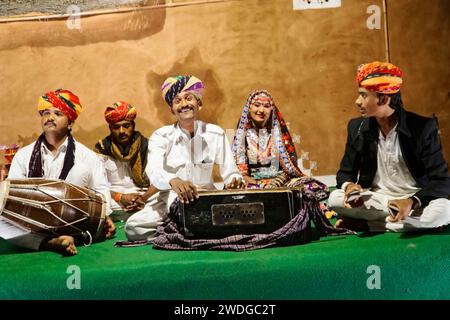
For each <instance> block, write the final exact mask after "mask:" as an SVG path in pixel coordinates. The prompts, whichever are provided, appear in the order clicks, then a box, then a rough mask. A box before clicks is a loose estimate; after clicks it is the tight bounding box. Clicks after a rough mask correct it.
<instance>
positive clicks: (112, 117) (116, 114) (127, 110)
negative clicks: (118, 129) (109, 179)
mask: <svg viewBox="0 0 450 320" xmlns="http://www.w3.org/2000/svg"><path fill="white" fill-rule="evenodd" d="M136 115H137V112H136V108H135V107H133V106H132V105H131V104H129V103H128V102H125V101H118V102H116V103H114V104H113V105H112V106H111V107H107V108H106V110H105V120H106V122H108V123H109V124H113V123H116V122H119V121H122V120H129V121H132V120H134V119H135V118H136Z"/></svg>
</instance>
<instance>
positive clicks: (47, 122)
mask: <svg viewBox="0 0 450 320" xmlns="http://www.w3.org/2000/svg"><path fill="white" fill-rule="evenodd" d="M49 123H51V124H53V125H55V121H53V120H47V121H46V122H45V123H44V125H45V126H46V125H47V124H49Z"/></svg>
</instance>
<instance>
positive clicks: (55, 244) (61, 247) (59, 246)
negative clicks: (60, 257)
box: [41, 236, 77, 256]
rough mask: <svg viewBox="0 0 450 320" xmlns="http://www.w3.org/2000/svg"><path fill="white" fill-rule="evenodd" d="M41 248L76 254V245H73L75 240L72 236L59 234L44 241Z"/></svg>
mask: <svg viewBox="0 0 450 320" xmlns="http://www.w3.org/2000/svg"><path fill="white" fill-rule="evenodd" d="M41 248H42V249H44V250H49V251H54V252H59V253H62V254H66V255H71V256H74V255H76V254H77V247H75V240H74V239H73V237H72V236H59V237H57V238H51V239H49V240H48V241H45V242H44V243H43V244H42V246H41Z"/></svg>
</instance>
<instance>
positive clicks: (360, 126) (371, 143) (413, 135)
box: [336, 108, 450, 206]
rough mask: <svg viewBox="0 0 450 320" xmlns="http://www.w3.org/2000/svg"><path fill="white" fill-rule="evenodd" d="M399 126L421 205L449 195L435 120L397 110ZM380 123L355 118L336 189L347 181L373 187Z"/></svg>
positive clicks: (447, 180) (351, 125) (402, 146)
mask: <svg viewBox="0 0 450 320" xmlns="http://www.w3.org/2000/svg"><path fill="white" fill-rule="evenodd" d="M397 112H398V116H399V123H398V126H397V132H398V139H399V143H400V148H401V151H402V155H403V158H404V160H405V163H406V166H407V167H408V169H409V171H410V173H411V175H412V176H413V178H414V179H415V180H416V182H417V184H418V185H419V187H420V188H421V190H420V191H419V192H417V193H416V194H415V196H417V197H418V198H419V199H420V201H421V202H422V206H425V205H427V204H428V203H429V202H430V201H431V200H434V199H436V198H448V196H449V195H450V176H449V172H448V165H447V163H446V161H445V159H444V156H443V154H442V147H441V142H440V139H439V134H438V122H437V119H436V118H435V117H433V118H428V117H423V116H420V115H418V114H415V113H412V112H408V111H406V110H404V109H402V108H400V109H399V110H398V111H397ZM377 149H378V124H377V121H376V119H375V118H374V117H370V118H363V117H360V118H356V119H352V120H350V122H349V123H348V136H347V144H346V146H345V154H344V157H343V158H342V161H341V165H340V169H339V171H338V173H337V177H336V179H337V187H338V188H340V187H341V186H342V184H343V183H344V182H347V181H351V182H356V183H359V184H360V185H361V186H362V187H363V188H370V187H372V182H373V179H374V177H375V173H376V171H377Z"/></svg>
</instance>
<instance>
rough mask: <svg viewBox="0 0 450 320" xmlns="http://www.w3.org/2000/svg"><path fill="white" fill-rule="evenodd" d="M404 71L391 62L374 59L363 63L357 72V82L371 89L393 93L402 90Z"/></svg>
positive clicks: (360, 85)
mask: <svg viewBox="0 0 450 320" xmlns="http://www.w3.org/2000/svg"><path fill="white" fill-rule="evenodd" d="M402 75H403V73H402V71H401V70H400V68H399V67H397V66H395V65H393V64H392V63H389V62H380V61H374V62H371V63H366V64H362V65H360V66H359V67H358V71H357V73H356V83H357V85H358V86H359V87H363V88H365V89H367V90H369V91H374V92H378V93H383V94H393V93H397V92H399V91H400V87H401V85H402V82H403V81H402Z"/></svg>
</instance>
